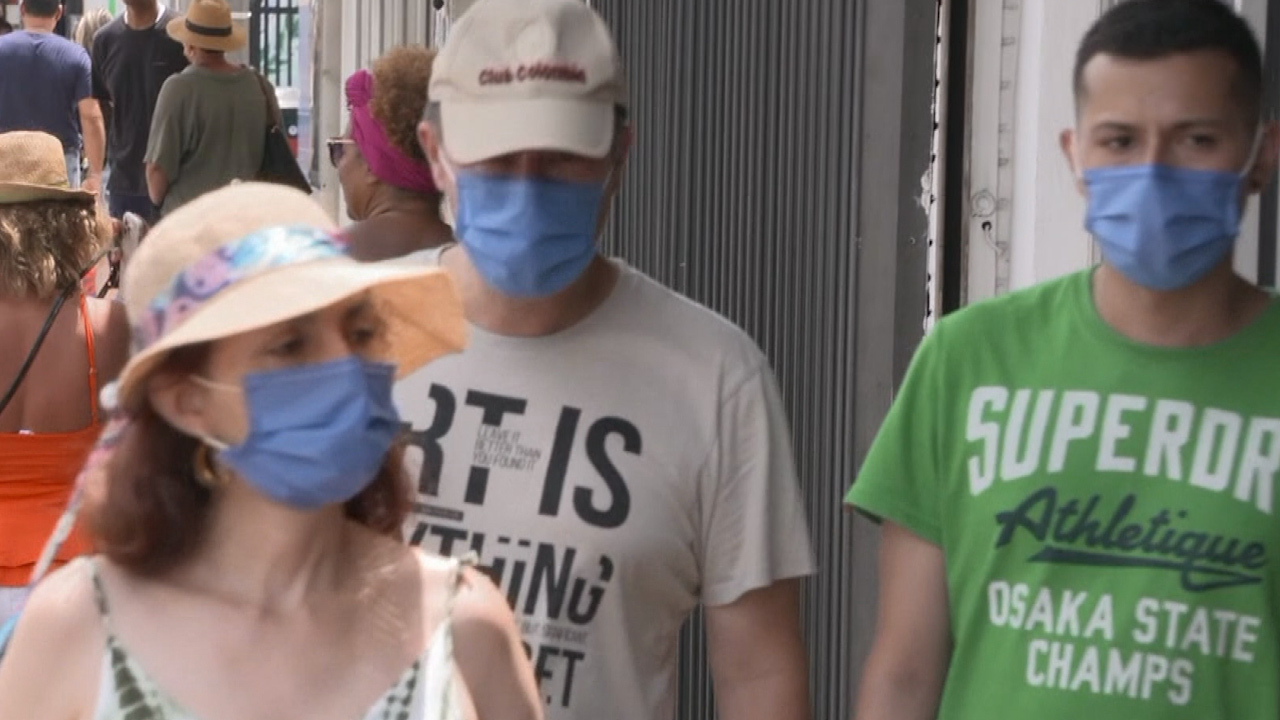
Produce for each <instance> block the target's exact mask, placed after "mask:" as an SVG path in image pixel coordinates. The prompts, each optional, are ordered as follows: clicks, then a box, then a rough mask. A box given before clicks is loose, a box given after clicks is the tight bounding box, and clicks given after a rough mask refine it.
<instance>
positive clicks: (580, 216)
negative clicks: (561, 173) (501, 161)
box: [454, 169, 608, 298]
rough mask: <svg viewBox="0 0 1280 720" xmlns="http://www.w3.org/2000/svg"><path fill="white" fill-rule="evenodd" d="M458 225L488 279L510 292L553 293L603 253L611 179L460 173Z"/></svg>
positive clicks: (461, 237)
mask: <svg viewBox="0 0 1280 720" xmlns="http://www.w3.org/2000/svg"><path fill="white" fill-rule="evenodd" d="M455 184H456V185H457V189H458V208H457V211H456V213H455V220H454V229H455V231H456V234H457V236H458V240H459V241H460V242H461V243H462V246H463V248H465V249H466V251H467V256H468V257H469V258H471V263H472V265H474V266H475V268H476V271H477V272H478V273H480V276H481V277H483V278H484V280H485V282H486V283H488V284H489V285H490V286H492V287H493V288H495V289H496V290H498V291H499V292H501V293H502V294H504V295H508V296H511V297H521V298H539V297H547V296H549V295H554V294H556V293H558V292H560V291H561V290H564V289H565V288H566V287H569V285H570V284H572V283H573V281H575V280H577V279H578V278H580V277H582V274H583V273H584V272H586V270H587V266H588V265H590V264H591V260H592V259H593V258H594V257H595V255H596V228H597V226H598V224H599V221H600V209H601V207H602V206H603V203H604V193H605V187H606V185H607V184H608V183H607V182H605V183H598V182H581V181H573V180H553V179H549V178H540V177H516V176H508V175H489V174H484V173H480V172H476V171H472V170H461V169H459V170H458V171H457V172H456V177H455Z"/></svg>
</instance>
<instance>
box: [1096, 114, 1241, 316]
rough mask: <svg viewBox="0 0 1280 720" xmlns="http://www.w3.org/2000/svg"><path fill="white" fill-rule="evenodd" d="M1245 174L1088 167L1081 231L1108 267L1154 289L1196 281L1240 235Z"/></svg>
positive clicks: (1162, 167)
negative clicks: (1085, 231)
mask: <svg viewBox="0 0 1280 720" xmlns="http://www.w3.org/2000/svg"><path fill="white" fill-rule="evenodd" d="M1261 138H1262V136H1261V133H1259V135H1258V138H1257V140H1256V141H1255V143H1254V149H1253V151H1252V152H1251V153H1250V158H1249V162H1248V164H1247V165H1246V166H1245V170H1244V171H1243V172H1239V173H1235V172H1222V171H1216V170H1193V169H1190V168H1182V167H1174V166H1169V165H1158V164H1152V165H1122V166H1116V167H1103V168H1094V169H1092V170H1086V171H1085V173H1084V183H1085V186H1086V187H1087V188H1088V190H1089V199H1088V211H1087V215H1086V219H1085V227H1086V228H1088V230H1089V232H1090V233H1092V234H1093V236H1094V238H1095V239H1097V241H1098V245H1099V247H1100V248H1101V250H1102V256H1103V258H1104V259H1105V260H1106V262H1107V263H1108V264H1109V265H1111V266H1112V267H1114V268H1115V269H1117V270H1119V271H1120V272H1121V273H1122V274H1123V275H1124V276H1125V277H1127V278H1129V279H1130V280H1132V281H1133V282H1135V283H1137V284H1138V285H1141V286H1143V287H1147V288H1150V289H1152V290H1162V291H1169V290H1178V289H1181V288H1184V287H1187V286H1188V285H1191V284H1193V283H1195V282H1196V281H1197V280H1199V279H1201V278H1202V277H1204V276H1205V275H1206V274H1208V272H1209V271H1210V270H1212V269H1213V268H1215V267H1217V266H1218V265H1219V264H1220V263H1222V261H1223V260H1224V259H1225V258H1226V257H1227V255H1228V254H1229V253H1230V252H1231V249H1232V247H1233V246H1234V245H1235V241H1236V237H1237V236H1239V234H1240V218H1241V212H1242V209H1243V205H1244V192H1243V185H1244V178H1245V176H1246V175H1247V174H1248V171H1249V170H1250V169H1252V167H1253V163H1254V159H1255V157H1256V155H1257V152H1258V148H1259V147H1260V143H1261Z"/></svg>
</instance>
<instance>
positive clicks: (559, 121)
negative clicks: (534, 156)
mask: <svg viewBox="0 0 1280 720" xmlns="http://www.w3.org/2000/svg"><path fill="white" fill-rule="evenodd" d="M440 121H441V123H442V124H443V126H444V127H443V130H444V145H445V149H446V150H447V151H448V153H449V157H450V158H452V159H453V160H454V161H455V162H459V163H462V164H464V165H465V164H469V163H475V162H480V161H481V160H488V159H490V158H495V157H499V156H501V155H507V154H510V153H514V152H520V151H524V150H551V151H559V152H566V153H571V154H573V155H582V156H585V157H591V158H602V157H604V156H605V155H608V154H609V149H610V147H612V146H613V128H614V107H613V105H612V104H611V103H609V102H605V101H601V100H581V99H572V98H528V99H520V100H500V101H493V100H491V101H488V102H485V101H457V100H449V101H445V102H442V103H440Z"/></svg>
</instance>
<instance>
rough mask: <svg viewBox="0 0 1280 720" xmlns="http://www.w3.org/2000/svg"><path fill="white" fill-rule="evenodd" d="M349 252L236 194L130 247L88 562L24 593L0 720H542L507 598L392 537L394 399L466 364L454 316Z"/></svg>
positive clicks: (421, 280)
mask: <svg viewBox="0 0 1280 720" xmlns="http://www.w3.org/2000/svg"><path fill="white" fill-rule="evenodd" d="M335 232H336V227H335V226H334V225H333V223H332V222H331V221H330V220H329V219H328V217H327V215H326V214H325V212H324V211H323V209H322V208H320V207H319V206H318V205H317V204H316V203H315V202H313V201H312V200H311V199H309V198H308V197H306V196H305V195H304V194H302V193H300V192H298V191H296V190H292V189H289V188H286V187H283V186H279V185H266V184H260V183H238V184H235V185H231V186H229V187H227V188H223V189H220V190H217V191H214V192H212V193H209V194H206V195H205V196H203V197H201V198H199V199H196V200H194V201H192V202H191V203H189V204H187V205H185V206H183V207H182V208H180V209H178V210H176V211H175V212H173V213H172V214H171V215H169V216H168V217H166V218H165V219H163V220H162V221H161V222H160V223H159V224H158V225H157V226H156V227H155V228H154V229H153V230H152V232H151V234H150V235H148V237H147V241H146V242H145V243H143V244H142V246H141V247H140V248H139V249H138V252H137V255H136V256H135V258H134V259H133V261H132V262H131V263H130V265H129V266H128V267H127V268H126V271H125V277H124V283H123V287H122V293H123V296H124V298H125V304H126V307H127V309H128V313H129V319H130V322H131V324H132V328H133V333H134V337H133V352H132V356H131V357H130V359H129V362H128V364H127V365H126V366H125V368H124V370H123V372H122V373H121V376H120V379H119V382H118V384H116V385H114V386H113V387H112V388H111V389H110V390H108V392H107V395H108V399H109V400H110V401H111V403H112V404H113V405H114V406H115V407H116V408H117V413H118V416H117V417H114V418H113V419H112V421H111V425H110V426H109V427H108V429H107V431H106V433H105V434H104V437H103V440H102V441H101V443H100V446H99V452H98V453H96V456H95V457H93V458H91V459H90V463H89V468H88V469H87V470H86V474H85V476H84V477H82V478H81V481H82V482H83V483H86V486H87V487H88V489H87V490H86V492H85V493H84V494H85V498H86V500H85V502H86V512H87V515H88V518H89V525H90V527H91V528H92V531H93V538H94V540H95V542H96V547H97V550H98V552H99V553H100V554H99V555H97V556H95V557H93V558H87V559H84V560H82V561H78V562H76V563H73V564H71V565H69V566H67V567H65V568H63V569H61V570H59V571H57V572H55V573H54V574H52V575H50V576H49V577H48V578H47V579H46V580H45V581H44V582H41V583H40V584H39V585H37V586H36V588H35V591H34V593H33V594H32V597H31V600H30V602H29V603H28V605H27V606H26V608H25V610H24V612H23V614H22V616H21V618H20V621H19V622H18V624H17V628H16V630H15V631H14V633H13V635H12V641H11V642H10V643H9V646H8V650H7V652H6V654H5V656H4V658H3V661H0V717H5V718H24V719H25V720H46V719H47V720H54V719H55V718H57V719H59V720H61V719H64V718H69V717H94V718H95V719H97V720H123V719H124V718H126V717H127V718H129V719H130V720H160V719H161V718H163V719H164V720H192V719H194V718H249V717H298V718H342V719H345V718H386V717H395V718H405V719H406V720H425V719H427V718H430V719H431V720H435V719H436V718H448V719H450V720H469V719H471V718H480V719H483V720H537V719H538V718H540V717H541V714H540V712H539V703H538V699H537V696H536V692H537V691H536V685H535V682H534V678H533V673H532V669H531V668H530V666H529V663H528V661H527V659H526V657H525V653H524V650H523V648H522V646H521V644H520V640H519V635H518V632H517V630H516V627H515V623H514V618H513V616H512V613H511V610H510V609H509V608H508V607H507V604H506V599H505V598H504V597H503V596H502V595H501V594H499V593H498V591H497V589H496V588H495V587H494V586H493V585H492V583H490V582H489V580H488V579H487V578H485V577H484V576H483V575H480V574H478V573H477V572H476V571H474V570H472V569H470V568H467V567H465V564H460V563H458V562H456V561H452V560H448V559H444V558H440V557H433V556H428V555H426V554H424V553H422V552H420V551H417V550H414V549H412V548H410V547H409V546H407V545H406V544H404V543H403V542H402V541H401V539H400V529H401V523H402V521H403V518H404V516H405V514H406V512H407V511H408V505H409V502H410V495H409V488H408V486H407V485H406V483H405V476H404V474H403V471H402V469H401V457H402V455H403V450H402V446H401V445H400V442H399V438H400V433H401V423H400V420H399V417H398V416H397V414H396V411H395V409H394V407H393V406H392V404H391V387H392V383H393V381H394V379H395V377H396V376H397V375H403V374H404V373H407V372H411V371H413V370H415V369H417V368H419V367H421V366H422V365H424V364H426V363H429V362H431V361H432V360H433V359H435V358H437V357H439V356H441V355H445V354H448V353H452V352H456V351H458V350H460V349H461V348H462V347H463V346H464V345H465V343H466V340H467V328H466V324H465V322H464V320H463V318H462V307H461V301H460V300H459V298H458V296H457V294H456V292H455V290H454V288H453V285H452V282H451V281H450V279H449V277H448V276H447V275H446V274H444V273H443V272H440V271H438V270H433V269H429V268H422V267H405V266H390V265H385V264H381V265H380V264H362V263H358V262H356V261H355V260H354V259H352V258H350V257H349V256H348V255H346V253H345V250H344V244H343V243H342V242H341V241H340V240H338V239H337V238H336V236H335Z"/></svg>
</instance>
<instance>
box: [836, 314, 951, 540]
mask: <svg viewBox="0 0 1280 720" xmlns="http://www.w3.org/2000/svg"><path fill="white" fill-rule="evenodd" d="M945 324H946V323H945V321H944V322H941V323H939V324H938V325H936V326H935V327H934V328H933V331H932V332H930V333H929V335H928V336H926V337H925V340H924V342H923V343H922V344H921V345H920V348H919V349H918V350H917V351H916V354H915V357H913V358H912V360H911V366H910V367H909V368H908V369H907V375H906V378H905V379H904V380H903V382H902V387H901V388H900V389H899V392H898V395H897V397H896V398H895V399H894V401H893V405H892V406H891V407H890V408H889V413H888V415H887V416H886V417H885V420H884V423H883V424H882V425H881V426H880V430H879V432H877V433H876V438H875V440H874V441H873V442H872V443H871V449H870V451H868V453H867V457H866V460H865V461H863V463H862V469H861V471H860V472H859V473H858V477H857V479H856V480H855V482H854V483H853V487H852V488H850V489H849V492H848V494H847V495H846V496H845V502H847V503H849V504H851V505H853V506H855V507H857V508H858V509H859V510H861V511H863V512H864V513H866V514H867V515H870V516H872V517H873V518H875V519H877V520H889V521H891V522H893V523H895V524H897V525H901V526H902V527H905V528H907V529H908V530H910V531H911V532H913V533H915V534H916V535H919V536H920V537H922V538H924V539H925V540H928V541H929V542H932V543H935V544H941V539H942V538H941V535H942V529H941V523H940V522H939V500H940V494H941V491H942V481H943V478H942V477H941V473H942V470H941V462H940V461H939V452H940V446H941V432H942V427H941V425H942V421H941V419H942V417H943V415H942V409H943V408H944V407H945V405H944V403H945V400H944V398H945V391H946V388H945V387H944V383H943V382H942V377H941V375H942V369H943V362H942V358H941V352H942V334H943V333H944V332H945V327H944V326H945Z"/></svg>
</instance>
